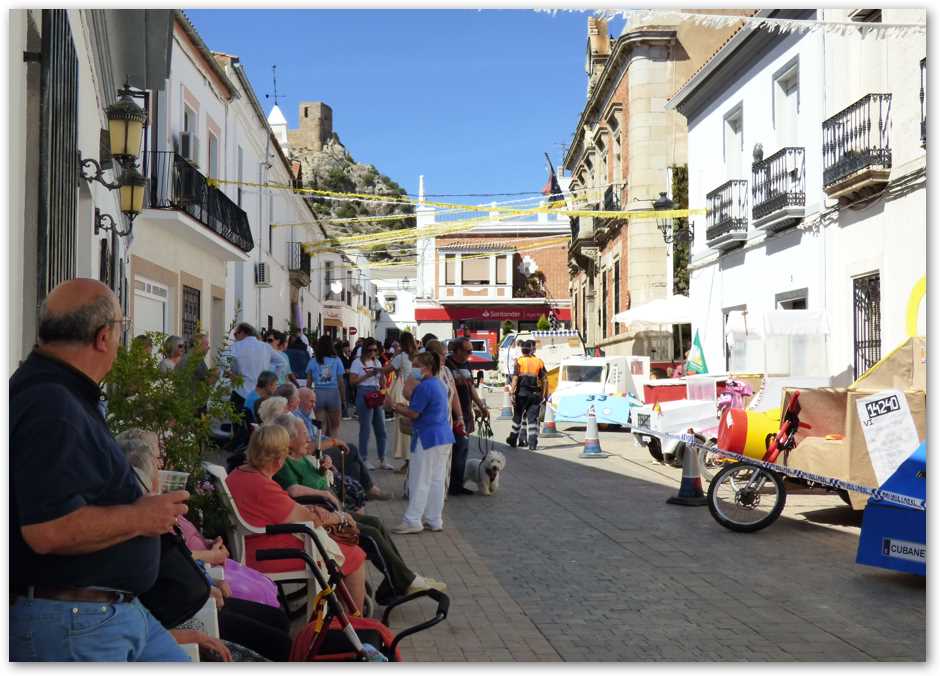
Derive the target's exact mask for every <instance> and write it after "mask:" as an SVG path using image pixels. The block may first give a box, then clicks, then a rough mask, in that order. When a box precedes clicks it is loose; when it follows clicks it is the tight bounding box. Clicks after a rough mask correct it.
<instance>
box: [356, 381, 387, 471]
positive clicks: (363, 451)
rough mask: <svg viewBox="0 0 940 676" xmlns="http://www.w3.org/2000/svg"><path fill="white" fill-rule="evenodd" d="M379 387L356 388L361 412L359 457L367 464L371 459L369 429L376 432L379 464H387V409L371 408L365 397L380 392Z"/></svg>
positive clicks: (363, 386) (357, 403)
mask: <svg viewBox="0 0 940 676" xmlns="http://www.w3.org/2000/svg"><path fill="white" fill-rule="evenodd" d="M378 389H379V388H377V387H374V386H368V387H367V386H365V385H360V386H359V387H357V388H356V411H358V412H359V457H360V458H362V461H363V462H365V461H366V459H368V457H369V427H372V429H373V430H375V447H376V451H377V452H378V456H379V462H380V463H382V462H385V409H384V408H382V407H381V406H379V407H378V408H369V407H368V406H366V400H365V396H366V394H368V393H369V392H378Z"/></svg>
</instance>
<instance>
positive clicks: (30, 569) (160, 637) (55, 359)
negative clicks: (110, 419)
mask: <svg viewBox="0 0 940 676" xmlns="http://www.w3.org/2000/svg"><path fill="white" fill-rule="evenodd" d="M123 324H124V319H122V313H121V309H120V306H119V305H118V302H117V298H115V296H114V294H113V293H112V292H111V290H110V289H108V287H106V286H105V285H104V284H101V283H100V282H97V281H95V280H92V279H73V280H69V281H67V282H64V283H62V284H60V285H59V286H57V287H56V288H55V289H54V290H53V291H52V293H50V294H49V296H48V297H47V298H46V300H45V301H44V302H43V305H42V308H41V309H40V314H39V345H38V346H37V347H36V348H35V349H34V350H33V351H32V353H31V354H30V355H29V357H28V358H27V359H26V361H25V362H24V363H23V364H22V366H20V368H18V369H17V370H16V372H15V373H14V374H13V377H12V378H10V467H11V477H10V546H11V571H10V577H11V587H12V589H11V594H12V595H13V597H14V598H13V599H11V600H12V601H13V606H12V607H11V609H10V658H11V659H12V660H14V661H47V660H53V661H188V658H187V657H186V654H185V653H184V652H183V651H182V649H181V648H180V647H179V646H178V645H177V644H176V642H175V641H174V640H173V637H172V636H170V634H168V633H167V631H166V630H165V629H164V628H163V627H162V626H161V625H160V623H159V622H157V620H156V619H155V618H154V617H153V616H152V615H151V614H150V613H149V612H148V611H147V609H146V608H144V607H143V606H142V605H141V603H140V601H139V600H137V598H136V597H137V595H138V594H140V593H142V592H145V591H147V590H148V589H149V588H150V587H151V586H153V583H154V582H155V580H156V578H157V571H158V568H159V565H160V538H159V536H160V535H161V534H162V533H166V532H169V531H170V530H171V529H172V527H173V525H174V524H175V523H176V518H177V516H178V515H180V514H185V513H186V504H185V501H186V500H187V498H188V497H189V494H188V493H187V492H186V491H174V492H172V493H167V494H165V495H154V496H150V495H148V496H144V495H143V494H142V491H141V490H140V488H139V486H138V484H137V483H136V480H135V478H134V472H133V471H132V470H131V468H130V466H129V465H128V463H127V460H126V459H125V457H124V454H123V453H122V452H121V449H120V448H119V447H118V446H117V444H116V443H115V441H114V439H113V437H112V436H111V433H110V432H109V431H108V427H107V425H106V424H105V421H104V419H103V418H102V416H101V413H100V411H99V409H98V402H99V400H100V399H101V398H102V395H101V390H100V389H99V386H98V383H99V382H100V381H101V380H102V379H103V378H104V377H105V376H106V375H107V374H108V372H109V371H110V370H111V366H112V364H113V363H114V359H115V356H116V355H117V350H118V346H119V345H120V340H121V333H122V328H123Z"/></svg>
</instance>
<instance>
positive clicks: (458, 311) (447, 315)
mask: <svg viewBox="0 0 940 676" xmlns="http://www.w3.org/2000/svg"><path fill="white" fill-rule="evenodd" d="M549 311H550V308H549V307H548V306H547V305H533V306H531V307H521V306H506V307H499V306H492V305H487V306H472V307H453V306H448V307H433V308H415V320H416V321H419V322H441V321H443V322H446V321H461V320H467V319H476V320H483V321H487V320H489V321H500V322H503V321H506V320H510V321H537V320H538V318H539V317H541V316H542V315H545V316H546V317H547V316H548V313H549ZM555 312H556V314H557V316H558V320H559V321H563V322H570V321H571V310H570V309H569V308H558V309H557V310H555Z"/></svg>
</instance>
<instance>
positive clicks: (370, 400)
mask: <svg viewBox="0 0 940 676" xmlns="http://www.w3.org/2000/svg"><path fill="white" fill-rule="evenodd" d="M362 398H363V401H365V403H366V408H380V407H381V406H383V405H384V404H385V393H384V392H381V391H379V390H376V391H375V392H366V393H365V395H363V397H362Z"/></svg>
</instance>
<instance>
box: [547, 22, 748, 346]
mask: <svg viewBox="0 0 940 676" xmlns="http://www.w3.org/2000/svg"><path fill="white" fill-rule="evenodd" d="M724 11H726V12H729V13H730V12H734V11H735V10H724ZM734 30H735V29H734V28H729V29H723V30H712V29H707V28H701V27H695V28H692V27H686V26H682V25H679V26H675V25H672V26H667V25H658V24H656V25H653V24H637V25H632V26H630V29H629V30H628V31H625V32H624V33H623V34H622V35H621V36H620V37H619V38H617V39H616V40H615V41H612V40H611V36H610V35H609V33H608V28H607V22H606V21H604V20H603V19H598V18H596V17H590V18H589V19H588V41H587V51H588V53H587V61H586V70H587V76H588V101H587V104H586V105H585V108H584V110H583V111H582V114H581V119H580V120H579V122H578V126H577V128H576V129H575V134H574V141H573V143H572V145H571V147H570V148H569V149H568V152H567V153H566V155H565V158H564V162H563V165H562V167H563V169H564V170H565V171H566V172H568V174H569V175H570V177H571V185H570V190H571V191H572V192H573V194H574V196H575V197H574V201H575V204H576V205H577V206H578V208H579V209H588V210H603V211H621V210H638V209H650V210H651V208H652V203H653V201H654V200H655V199H656V198H657V197H658V195H659V193H661V192H666V193H668V194H672V186H671V167H676V166H682V165H684V164H686V155H687V143H686V139H687V130H686V126H685V121H684V120H683V119H682V118H681V116H678V115H676V114H675V113H674V112H673V111H667V110H665V102H666V100H667V98H668V97H669V96H670V95H671V94H672V93H673V92H674V91H675V90H676V89H677V88H678V87H679V86H680V85H681V84H682V83H683V82H685V80H686V79H687V78H688V77H689V76H690V75H691V74H692V73H693V72H694V71H695V70H696V69H697V68H698V67H699V66H701V64H702V63H704V61H705V60H706V59H707V58H708V57H709V56H710V55H711V54H712V53H713V52H714V50H715V49H716V48H718V47H719V46H720V45H721V44H722V43H723V42H724V41H725V40H726V39H727V37H728V36H729V35H730V34H731V33H732V32H733V31H734ZM651 215H652V212H651ZM568 265H569V274H570V276H569V294H570V297H571V299H572V311H573V325H574V328H576V329H578V330H579V331H580V332H581V334H582V337H583V339H584V341H585V344H586V345H587V346H588V347H597V348H600V349H602V350H604V351H605V352H606V353H607V354H647V355H650V356H652V357H653V358H654V360H655V359H659V360H664V359H668V358H670V357H671V356H672V340H671V337H670V336H669V335H668V334H662V333H659V332H642V333H634V332H629V333H628V332H627V331H626V330H625V329H626V327H624V326H623V325H619V324H617V323H615V322H614V320H613V317H614V315H616V314H617V313H619V312H622V311H624V310H627V309H629V308H630V307H631V305H639V304H643V303H647V302H650V301H652V300H655V299H658V298H664V297H666V296H667V295H669V291H670V289H669V287H670V285H671V280H672V273H671V269H672V257H671V251H670V250H669V248H668V247H667V246H666V244H665V243H664V242H663V237H662V234H661V233H660V231H659V229H658V228H657V224H656V219H655V218H652V217H651V218H634V219H631V220H630V221H629V222H627V221H624V220H622V219H601V218H591V217H581V218H578V219H573V222H572V239H571V245H570V247H569V252H568Z"/></svg>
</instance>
